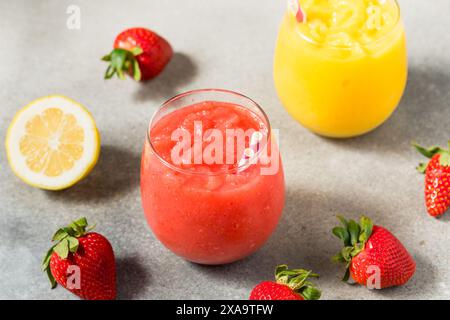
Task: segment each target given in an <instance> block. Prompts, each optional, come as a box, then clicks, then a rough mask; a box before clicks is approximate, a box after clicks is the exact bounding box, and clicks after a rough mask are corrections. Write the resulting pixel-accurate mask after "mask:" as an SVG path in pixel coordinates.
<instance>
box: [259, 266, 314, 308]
mask: <svg viewBox="0 0 450 320" xmlns="http://www.w3.org/2000/svg"><path fill="white" fill-rule="evenodd" d="M311 277H315V278H317V277H319V276H318V275H317V274H314V273H312V271H306V270H303V269H291V270H290V269H288V266H287V265H280V266H278V267H277V268H276V269H275V279H276V281H275V282H274V281H264V282H261V283H260V284H258V285H257V286H256V287H255V288H253V290H252V292H251V293H250V300H318V299H320V295H321V292H320V290H319V289H317V288H316V287H315V286H314V285H313V284H312V283H311V282H309V281H308V278H311Z"/></svg>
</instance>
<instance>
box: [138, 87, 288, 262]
mask: <svg viewBox="0 0 450 320" xmlns="http://www.w3.org/2000/svg"><path fill="white" fill-rule="evenodd" d="M247 127H252V128H253V129H257V130H256V131H255V130H254V131H253V133H254V132H257V133H258V135H255V134H252V135H251V137H248V136H245V138H244V139H243V140H241V141H244V143H245V148H243V150H242V151H243V152H238V151H237V150H238V149H239V148H238V147H236V149H234V150H232V151H231V153H230V150H228V148H231V147H232V145H235V142H236V141H239V139H238V138H237V136H235V137H233V138H232V139H230V140H226V139H227V137H225V138H223V141H220V139H221V138H220V135H221V134H225V135H227V134H228V133H229V132H232V133H234V131H233V130H234V129H238V130H236V132H241V131H239V129H243V130H245V129H247ZM208 129H211V130H210V131H209V132H208ZM199 130H200V131H201V132H199ZM227 130H228V131H227ZM229 130H231V131H229ZM241 133H242V132H241ZM189 135H193V136H194V139H193V140H194V141H195V140H196V139H197V142H198V139H199V138H200V139H201V138H204V140H208V139H209V140H208V141H210V142H211V141H212V140H214V141H215V142H218V141H219V143H218V144H216V146H217V147H224V148H225V149H227V150H224V152H223V153H221V155H222V156H220V155H219V156H217V155H218V153H219V150H218V149H216V150H215V152H213V158H214V159H215V160H218V161H219V162H220V159H221V158H222V160H223V159H224V158H226V155H230V154H231V156H230V159H232V161H231V162H223V163H217V161H216V162H214V163H211V161H210V160H211V159H209V160H208V159H206V156H205V154H206V153H207V150H208V143H207V142H205V141H201V142H200V145H197V147H199V148H197V147H195V145H194V144H193V143H192V141H190V142H189V143H186V144H184V142H183V141H181V140H180V137H182V138H183V139H184V138H186V136H189ZM211 135H214V137H215V138H214V139H211ZM174 137H175V138H174ZM253 137H258V144H257V147H255V145H256V144H255V143H254V142H255V141H253V142H252V140H253ZM263 137H265V139H262V138H263ZM235 138H236V139H235ZM225 141H226V143H225ZM230 141H231V142H233V143H231V144H230ZM264 141H265V142H264ZM236 144H237V142H236ZM180 146H183V147H185V148H186V150H185V149H183V150H184V152H185V153H187V154H189V156H185V155H183V154H182V155H181V157H180V158H177V155H178V153H177V152H175V150H176V149H177V148H178V147H180ZM178 151H179V150H178ZM188 151H189V152H190V151H194V152H193V154H194V155H192V154H190V153H189V152H188ZM209 151H210V150H209ZM199 152H200V153H202V152H203V154H202V156H205V159H200V160H201V161H196V159H195V158H196V157H197V158H198V156H199ZM264 154H265V156H264ZM200 158H201V157H200ZM263 158H264V159H265V161H262V160H263ZM180 159H181V161H180ZM192 159H194V161H191V160H192ZM226 159H228V158H226ZM197 160H198V159H197ZM227 161H228V160H227ZM265 169H266V170H265ZM141 195H142V203H143V207H144V212H145V217H146V219H147V221H148V223H149V225H150V227H151V229H152V230H153V233H154V234H155V236H156V237H157V238H158V239H159V240H160V241H161V242H162V243H163V244H164V245H165V246H166V247H167V248H169V249H170V250H171V251H172V252H174V253H175V254H177V255H179V256H181V257H183V258H185V259H187V260H190V261H192V262H196V263H201V264H224V263H230V262H233V261H236V260H239V259H242V258H244V257H246V256H248V255H249V254H251V253H253V252H254V251H256V250H257V249H258V248H260V247H261V246H262V245H263V244H264V243H265V242H266V241H267V239H268V238H269V237H270V235H271V234H272V232H273V231H274V229H275V227H276V225H277V223H278V220H279V218H280V216H281V213H282V209H283V205H284V198H285V185H284V175H283V169H282V166H281V158H280V156H279V152H278V147H277V145H276V143H275V139H274V137H273V134H272V133H271V128H270V123H269V120H268V118H267V116H266V115H265V113H264V111H263V110H262V109H261V108H260V107H259V106H258V104H256V103H255V102H254V101H253V100H251V99H249V98H247V97H245V96H243V95H241V94H238V93H235V92H231V91H226V90H220V89H205V90H196V91H191V92H187V93H184V94H180V95H178V96H176V97H174V98H172V99H170V100H168V101H167V102H166V103H164V104H163V105H162V106H161V107H160V108H159V109H158V110H157V111H156V113H155V114H154V116H153V118H152V120H151V122H150V125H149V128H148V136H147V139H146V140H145V144H144V149H143V153H142V162H141Z"/></svg>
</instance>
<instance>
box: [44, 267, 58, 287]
mask: <svg viewBox="0 0 450 320" xmlns="http://www.w3.org/2000/svg"><path fill="white" fill-rule="evenodd" d="M46 273H47V277H48V280H49V281H50V285H51V288H52V289H55V288H56V280H55V277H53V274H52V271H51V270H50V267H48V268H47V269H46Z"/></svg>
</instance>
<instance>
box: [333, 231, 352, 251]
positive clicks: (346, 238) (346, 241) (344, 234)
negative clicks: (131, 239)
mask: <svg viewBox="0 0 450 320" xmlns="http://www.w3.org/2000/svg"><path fill="white" fill-rule="evenodd" d="M332 232H333V234H334V235H335V236H336V237H338V238H339V239H341V240H342V242H343V243H344V246H348V245H350V234H349V233H348V231H347V229H344V228H342V227H335V228H333V230H332Z"/></svg>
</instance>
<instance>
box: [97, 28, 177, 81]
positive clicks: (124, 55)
mask: <svg viewBox="0 0 450 320" xmlns="http://www.w3.org/2000/svg"><path fill="white" fill-rule="evenodd" d="M172 55H173V50H172V47H171V46H170V44H169V42H167V41H166V39H164V38H162V37H161V36H159V35H158V34H156V33H155V32H153V31H151V30H148V29H145V28H131V29H127V30H125V31H123V32H122V33H120V34H119V35H118V36H117V37H116V40H115V41H114V50H113V51H112V52H111V53H110V54H108V55H106V56H104V57H103V59H102V60H103V61H106V62H108V63H109V66H108V68H107V69H106V73H105V79H110V78H112V77H113V76H114V75H117V76H118V77H119V78H120V79H124V78H125V76H124V74H125V73H128V74H129V75H131V76H132V77H133V78H134V79H135V80H136V81H146V80H149V79H152V78H154V77H156V76H157V75H158V74H160V73H161V71H162V70H163V69H164V68H165V66H166V65H167V64H168V63H169V61H170V59H171V58H172Z"/></svg>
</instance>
